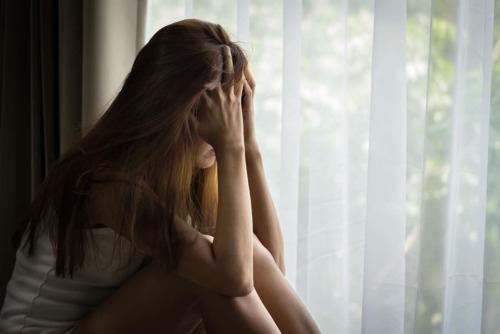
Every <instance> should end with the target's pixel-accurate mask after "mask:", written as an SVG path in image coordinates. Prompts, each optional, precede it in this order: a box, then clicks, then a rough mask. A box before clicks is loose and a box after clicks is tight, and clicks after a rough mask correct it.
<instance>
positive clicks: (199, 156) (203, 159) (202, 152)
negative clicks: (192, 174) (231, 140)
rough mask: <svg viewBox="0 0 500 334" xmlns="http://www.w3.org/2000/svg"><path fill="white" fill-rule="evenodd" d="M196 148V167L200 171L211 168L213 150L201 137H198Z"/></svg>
mask: <svg viewBox="0 0 500 334" xmlns="http://www.w3.org/2000/svg"><path fill="white" fill-rule="evenodd" d="M196 146H197V149H196V167H198V168H200V169H205V168H209V167H211V166H212V165H213V164H214V163H215V151H214V148H213V147H212V146H211V145H210V144H209V143H207V142H206V141H204V140H203V139H202V138H201V137H198V139H197V142H196Z"/></svg>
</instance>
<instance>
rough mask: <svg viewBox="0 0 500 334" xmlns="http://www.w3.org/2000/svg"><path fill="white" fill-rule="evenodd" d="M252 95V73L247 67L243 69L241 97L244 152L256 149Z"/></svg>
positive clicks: (253, 86) (253, 82) (253, 87)
mask: <svg viewBox="0 0 500 334" xmlns="http://www.w3.org/2000/svg"><path fill="white" fill-rule="evenodd" d="M254 93H255V80H254V79H253V76H252V73H251V72H250V70H249V69H248V67H247V68H246V69H245V75H244V77H243V94H242V97H241V104H242V109H243V125H244V138H245V150H246V151H253V150H257V148H258V145H257V139H256V136H255V122H254V108H253V97H254Z"/></svg>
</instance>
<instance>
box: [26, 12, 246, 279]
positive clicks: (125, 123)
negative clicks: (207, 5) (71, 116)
mask: <svg viewBox="0 0 500 334" xmlns="http://www.w3.org/2000/svg"><path fill="white" fill-rule="evenodd" d="M225 45H228V46H229V47H230V49H231V55H232V58H233V64H234V75H233V76H234V77H233V78H227V76H224V78H225V80H224V81H225V83H224V84H228V85H231V84H236V83H237V82H238V81H239V80H240V79H241V78H242V76H243V72H244V71H245V69H246V67H247V59H246V56H245V54H244V52H243V50H242V49H241V48H240V47H239V46H238V45H236V44H235V43H233V42H231V40H230V38H229V35H228V33H227V32H226V31H225V30H224V29H223V28H222V27H221V26H220V25H218V24H213V23H209V22H204V21H200V20H195V19H189V20H183V21H180V22H176V23H173V24H170V25H168V26H166V27H164V28H162V29H160V30H159V31H158V32H156V34H155V35H154V36H153V37H152V38H151V40H150V41H149V42H148V43H147V44H146V45H145V46H144V47H143V48H142V49H141V50H140V52H139V53H138V55H137V57H136V59H135V61H134V63H133V66H132V69H131V71H130V73H129V74H128V75H127V78H126V79H125V81H124V83H123V86H122V88H121V90H120V92H119V93H118V95H117V96H116V98H115V99H114V101H113V103H112V104H111V105H110V107H109V108H108V110H107V111H106V112H105V113H104V115H103V116H102V117H101V119H100V120H99V121H98V122H97V124H96V125H95V126H94V127H93V128H92V129H91V131H90V132H89V133H88V134H87V135H86V136H85V137H84V138H83V139H82V140H81V141H80V142H79V143H77V145H76V146H75V148H73V149H72V150H70V151H69V152H67V153H65V154H64V155H63V156H62V157H60V158H59V159H58V161H56V163H55V164H54V166H53V168H52V170H51V173H50V174H49V176H48V177H47V179H46V180H45V181H44V184H43V185H42V188H41V190H40V193H39V195H38V196H37V197H36V198H35V200H34V202H33V204H32V208H31V211H30V213H29V215H28V217H27V219H26V224H27V225H28V230H29V232H30V237H31V238H30V240H31V241H32V240H34V236H35V232H36V230H37V225H38V222H40V221H41V220H42V219H41V218H42V217H44V218H46V217H52V218H57V219H49V220H48V221H49V222H48V223H47V224H48V225H49V229H50V230H52V231H53V233H52V236H53V242H54V244H55V246H56V248H57V256H58V259H59V260H61V259H62V260H61V261H63V262H64V268H61V265H60V263H61V262H60V261H58V266H59V267H58V268H57V270H56V271H57V272H58V273H59V274H63V273H65V272H69V273H72V271H73V269H74V268H75V267H78V266H79V265H81V263H82V261H83V258H84V252H85V251H84V250H85V247H84V244H85V239H84V238H83V236H82V235H81V233H78V231H80V230H82V229H83V228H85V227H88V226H89V225H90V222H89V221H88V219H87V216H86V214H85V193H86V191H87V189H88V187H89V184H91V182H90V181H91V178H92V174H93V173H94V172H95V171H96V170H99V168H103V167H106V166H108V167H112V168H119V169H121V170H124V171H125V172H127V173H128V174H129V175H130V176H131V178H132V179H134V178H135V179H140V182H141V183H143V182H145V183H146V184H147V185H148V186H149V187H150V188H151V189H152V190H153V191H154V192H155V193H156V194H157V195H158V197H159V198H160V200H161V201H162V202H163V203H164V204H165V211H166V212H167V215H166V216H167V218H166V219H162V220H159V221H158V224H159V225H161V226H159V227H160V228H158V231H162V230H163V231H167V232H168V233H167V240H166V242H167V243H168V242H170V241H171V240H173V239H174V236H173V231H172V230H171V224H170V222H171V221H172V219H173V216H174V215H177V216H179V217H181V218H186V217H187V216H191V218H192V221H193V224H194V225H195V226H197V227H199V228H200V229H201V230H204V231H205V232H207V233H208V232H209V231H210V228H211V227H212V226H213V224H214V223H215V216H216V208H217V173H216V166H215V164H214V160H215V157H214V152H213V151H212V150H210V147H209V146H207V144H206V143H204V142H203V141H202V140H201V139H200V138H199V137H198V135H197V132H196V124H197V117H198V113H199V112H200V109H201V106H200V103H199V102H200V98H201V95H202V93H203V91H204V90H206V89H210V88H212V87H214V86H215V85H216V84H217V83H218V82H219V81H220V79H221V76H222V70H223V64H222V59H223V47H224V46H225ZM201 112H202V111H201ZM210 161H211V163H210ZM135 191H137V189H136V187H134V186H132V185H131V186H130V192H131V194H130V198H135V197H134V194H133V192H135ZM129 205H130V208H128V210H131V212H132V213H133V212H135V211H134V210H136V211H137V210H138V209H139V208H138V206H139V203H130V204H129ZM132 216H133V215H132ZM30 222H31V223H30ZM132 223H135V220H134V219H133V217H132V218H130V221H129V222H127V221H124V222H123V224H124V225H126V224H132ZM138 229H140V227H139V228H138ZM21 232H22V231H21ZM65 236H66V237H68V236H71V238H74V239H75V240H70V242H69V243H67V242H68V240H65V239H64V238H65ZM62 242H64V243H65V244H67V245H70V246H69V249H67V248H68V247H58V244H61V243H62ZM31 246H32V243H30V248H31ZM167 246H168V245H167Z"/></svg>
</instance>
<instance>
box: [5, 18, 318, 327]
mask: <svg viewBox="0 0 500 334" xmlns="http://www.w3.org/2000/svg"><path fill="white" fill-rule="evenodd" d="M254 89H255V84H254V81H253V79H252V76H251V73H250V71H249V70H248V67H247V60H246V57H245V55H244V53H243V52H242V50H241V49H240V48H239V47H238V46H237V45H236V44H234V43H232V42H231V41H230V39H229V37H228V34H227V33H226V32H225V31H224V30H223V28H222V27H221V26H220V25H215V24H211V23H207V22H202V21H199V20H194V19H193V20H184V21H180V22H177V23H174V24H171V25H169V26H166V27H164V28H163V29H161V30H159V31H158V32H157V33H156V34H155V35H154V36H153V37H152V38H151V40H150V42H149V43H148V44H147V45H146V46H144V48H143V49H142V50H141V51H140V52H139V54H138V55H137V58H136V60H135V62H134V64H133V67H132V69H131V72H130V74H129V75H128V76H127V78H126V80H125V82H124V84H123V87H122V89H121V91H120V93H119V94H118V96H117V97H116V99H115V100H114V101H113V103H112V105H111V106H110V107H109V109H108V110H107V111H106V113H105V114H104V115H103V116H102V117H101V119H100V120H99V122H98V123H97V124H96V125H95V127H94V128H93V129H92V130H91V131H90V132H89V133H88V134H87V135H86V136H85V137H84V138H83V139H82V140H81V141H80V142H79V143H78V144H77V145H76V147H75V148H74V149H72V150H71V151H69V152H67V153H66V154H64V155H63V156H62V157H61V158H60V159H59V160H58V161H57V162H56V163H55V164H54V166H53V168H52V170H51V173H50V174H49V176H48V177H47V179H46V180H45V181H44V183H43V185H42V187H41V190H40V192H39V194H38V195H37V197H36V198H35V200H34V201H33V203H32V206H31V209H30V211H29V214H28V217H27V219H26V221H25V224H24V225H23V227H22V228H21V230H20V232H19V236H20V237H19V238H18V239H19V245H20V247H19V249H18V252H17V261H16V266H15V269H14V272H13V276H12V279H11V281H10V282H9V285H8V287H7V296H6V299H5V303H4V307H3V309H2V314H1V322H0V324H1V325H0V330H1V331H2V333H19V332H23V333H61V332H66V331H72V333H75V334H77V333H160V332H164V333H191V332H204V331H205V330H206V331H207V332H213V333H278V332H280V331H281V332H284V333H315V332H319V330H318V328H317V326H316V324H315V323H314V320H313V319H312V317H311V315H310V314H309V312H308V311H307V309H306V308H305V307H304V305H303V304H302V302H301V301H300V299H299V298H298V296H297V295H296V293H295V292H294V291H293V289H292V288H291V287H290V286H289V285H288V283H287V281H286V279H285V278H284V276H283V272H284V261H283V240H282V236H281V231H280V227H279V223H278V220H277V216H276V213H275V210H274V207H273V203H272V200H271V197H270V195H269V192H268V189H267V184H266V179H265V176H264V170H263V166H262V161H261V156H260V153H259V148H258V145H257V141H256V139H255V132H254V125H253V101H252V100H253V92H254ZM216 157H217V161H216Z"/></svg>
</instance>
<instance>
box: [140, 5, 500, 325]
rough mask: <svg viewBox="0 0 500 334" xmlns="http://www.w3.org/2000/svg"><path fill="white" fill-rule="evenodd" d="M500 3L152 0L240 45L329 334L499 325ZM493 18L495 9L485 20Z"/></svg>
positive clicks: (156, 17)
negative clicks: (223, 31)
mask: <svg viewBox="0 0 500 334" xmlns="http://www.w3.org/2000/svg"><path fill="white" fill-rule="evenodd" d="M499 7H500V3H499V2H498V1H494V0H407V1H406V2H405V1H403V0H319V1H312V0H308V1H306V0H286V1H269V0H239V1H233V0H219V1H205V0H186V1H184V0H177V1H167V0H149V2H148V17H149V19H148V22H149V23H148V28H147V32H146V34H147V37H146V40H148V39H149V37H150V36H151V35H152V34H153V33H154V32H155V31H156V30H157V29H159V28H160V27H161V26H163V25H166V24H168V23H171V22H173V21H176V20H180V19H183V18H185V17H197V18H200V19H204V20H209V21H214V22H217V23H220V24H222V25H223V26H224V27H226V28H227V29H228V30H229V31H230V32H231V33H232V34H233V36H234V38H235V39H236V40H238V41H241V42H242V43H243V44H244V45H245V46H246V49H247V50H248V52H249V55H250V60H251V68H252V70H253V73H254V77H255V78H256V80H257V92H256V101H255V104H256V123H257V127H258V135H259V140H260V145H261V149H262V151H263V155H264V161H265V167H266V172H267V175H268V179H269V183H270V187H271V191H272V194H273V198H274V200H275V204H276V207H277V209H278V211H279V216H280V219H281V223H282V227H283V232H284V236H285V241H286V264H287V278H288V279H289V281H290V282H291V284H292V285H293V286H294V287H295V288H296V290H297V291H298V293H299V294H300V295H301V297H302V298H303V299H304V301H305V302H306V304H307V305H308V307H309V308H310V310H311V312H312V313H313V315H314V317H315V319H316V320H317V322H318V323H319V325H320V328H321V329H322V332H324V333H426V334H427V333H450V334H451V333H453V334H455V333H459V334H460V333H463V334H472V333H500V257H499V254H500V173H499V171H500V89H499V87H500V86H499V85H500V60H499V58H500V42H499V41H500V18H499V15H500V8H499ZM495 13H496V15H495Z"/></svg>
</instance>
